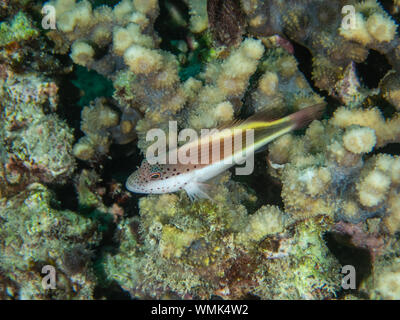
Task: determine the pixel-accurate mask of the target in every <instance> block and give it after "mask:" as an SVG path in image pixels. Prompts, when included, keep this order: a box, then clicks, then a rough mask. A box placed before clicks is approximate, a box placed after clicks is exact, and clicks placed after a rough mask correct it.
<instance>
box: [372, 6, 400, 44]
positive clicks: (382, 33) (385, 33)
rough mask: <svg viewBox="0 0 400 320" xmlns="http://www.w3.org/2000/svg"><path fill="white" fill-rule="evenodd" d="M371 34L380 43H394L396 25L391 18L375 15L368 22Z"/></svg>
mask: <svg viewBox="0 0 400 320" xmlns="http://www.w3.org/2000/svg"><path fill="white" fill-rule="evenodd" d="M367 29H368V32H369V34H370V35H371V36H372V37H373V38H374V39H375V40H377V41H379V42H388V41H392V40H393V39H394V37H395V35H396V24H395V23H394V21H393V20H392V19H390V18H389V17H384V16H383V15H382V14H380V13H374V14H373V15H371V16H370V17H369V18H368V20H367Z"/></svg>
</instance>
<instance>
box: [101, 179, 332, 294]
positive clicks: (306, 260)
mask: <svg viewBox="0 0 400 320" xmlns="http://www.w3.org/2000/svg"><path fill="white" fill-rule="evenodd" d="M221 179H222V181H220V183H219V184H218V198H217V200H216V201H217V202H216V203H215V204H211V203H208V202H207V201H202V202H200V203H190V202H188V199H187V198H186V197H185V198H186V199H185V198H182V195H181V196H177V195H173V194H171V195H162V196H160V197H155V196H150V197H147V198H143V199H142V200H141V201H140V204H139V206H140V212H141V216H140V228H139V231H138V230H137V228H134V227H133V226H134V225H135V224H137V223H138V222H137V218H136V217H135V218H132V219H131V220H127V221H124V222H121V223H120V225H119V228H118V229H119V233H120V235H119V239H121V244H120V249H119V252H118V254H116V255H115V256H109V257H108V258H107V260H106V272H107V274H108V275H109V276H110V277H111V278H113V279H115V280H116V281H117V282H118V283H120V285H121V286H122V287H123V288H125V289H126V290H128V291H129V292H131V294H132V295H133V296H137V297H146V296H150V297H155V298H165V297H166V296H167V295H172V296H173V295H178V296H179V297H181V298H203V299H205V298H210V297H211V296H212V295H218V296H221V297H223V298H229V299H240V298H244V297H246V296H249V295H251V294H252V295H257V296H259V297H261V298H263V299H300V298H303V299H321V298H330V297H334V295H335V290H337V289H338V286H339V282H340V277H339V274H338V270H339V264H338V262H337V261H336V260H335V258H334V257H333V256H332V254H331V253H330V252H329V250H328V248H327V247H326V245H325V243H324V241H323V239H322V230H324V228H325V227H326V225H327V224H329V223H330V222H329V221H325V219H324V218H319V217H317V218H316V219H314V220H309V221H307V222H300V223H294V224H293V221H291V219H290V217H289V216H287V215H285V214H284V213H283V212H282V211H280V210H279V208H277V207H273V206H264V207H262V208H260V209H259V210H258V211H257V212H256V213H254V214H253V215H248V214H247V213H246V209H245V207H244V206H243V204H242V203H243V202H244V201H251V202H254V201H255V199H254V196H252V195H251V194H249V193H247V191H246V190H245V188H244V187H243V186H242V185H240V184H238V183H234V182H232V181H229V180H228V179H229V176H228V175H225V176H223V177H222V178H221ZM223 181H225V182H223ZM233 195H234V196H233ZM210 225H211V226H212V228H210V227H209V226H210ZM285 230H286V231H285ZM289 230H290V231H289ZM278 270H280V271H278Z"/></svg>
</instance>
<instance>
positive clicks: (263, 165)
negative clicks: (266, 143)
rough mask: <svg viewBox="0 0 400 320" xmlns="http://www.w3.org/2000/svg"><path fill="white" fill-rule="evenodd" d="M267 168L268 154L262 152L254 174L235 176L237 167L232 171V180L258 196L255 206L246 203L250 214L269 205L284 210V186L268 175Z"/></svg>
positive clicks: (258, 157)
mask: <svg viewBox="0 0 400 320" xmlns="http://www.w3.org/2000/svg"><path fill="white" fill-rule="evenodd" d="M267 167H268V166H267V160H266V152H260V153H258V154H256V155H255V159H254V172H253V173H251V174H250V175H242V176H239V175H235V171H234V170H235V167H233V168H232V169H231V172H232V180H234V181H237V182H241V183H244V184H245V185H246V186H248V187H249V188H250V189H252V190H253V191H254V192H255V194H256V196H257V202H256V203H255V204H254V205H253V204H252V205H246V203H244V205H246V207H247V211H248V212H249V213H250V214H252V213H254V212H255V211H257V210H258V209H259V208H260V207H262V206H263V205H267V204H268V205H274V206H278V207H279V208H281V209H283V201H282V197H281V192H282V185H281V184H280V182H279V181H277V180H276V179H274V178H273V177H271V176H270V175H269V174H268V172H267Z"/></svg>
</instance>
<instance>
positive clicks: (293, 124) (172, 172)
mask: <svg viewBox="0 0 400 320" xmlns="http://www.w3.org/2000/svg"><path fill="white" fill-rule="evenodd" d="M324 108H325V103H319V104H316V105H313V106H309V107H306V108H304V109H301V110H300V111H297V112H295V113H293V114H290V115H288V116H286V117H283V118H281V119H276V120H271V117H270V115H269V114H268V113H267V112H260V113H256V114H254V115H253V116H250V117H249V118H247V119H245V120H234V121H232V122H230V123H226V124H224V125H222V126H221V127H219V128H217V129H218V130H217V131H216V132H213V131H211V132H210V133H209V134H208V135H205V136H201V137H199V138H198V139H196V140H194V141H189V142H187V143H185V144H183V145H182V146H180V147H177V148H176V149H173V150H170V151H169V152H171V151H173V152H176V154H177V156H176V157H175V159H177V161H173V162H171V161H170V160H169V159H170V158H169V157H168V156H166V157H165V159H166V162H165V163H153V162H154V161H151V160H152V159H144V160H143V161H142V164H141V165H140V167H139V168H138V169H137V170H136V171H134V172H133V173H132V174H131V175H130V176H129V177H128V179H127V181H126V184H125V185H126V188H127V189H128V190H129V191H131V192H134V193H144V194H163V193H173V192H177V191H180V190H185V191H186V193H187V195H188V196H189V198H190V199H191V200H192V201H193V200H195V199H201V198H207V199H210V200H212V196H211V191H212V185H210V184H207V182H208V181H209V180H211V179H212V178H214V177H216V176H218V175H219V174H221V173H222V172H224V171H226V170H228V169H229V168H231V167H232V166H234V165H236V164H238V163H243V162H244V161H246V159H248V158H249V157H250V156H252V155H254V153H255V152H257V151H259V150H263V149H264V148H265V147H266V145H267V144H268V143H270V142H271V141H273V140H274V139H276V138H278V137H280V136H282V135H284V134H286V133H289V132H291V131H293V130H298V129H302V128H304V127H305V126H307V125H308V124H309V123H310V122H311V121H313V120H314V119H317V118H319V117H320V116H321V114H322V113H323V110H324ZM250 136H252V139H249V137H250ZM249 141H250V143H249ZM189 150H190V151H189ZM227 150H228V152H226V151H227ZM218 151H219V152H218ZM215 155H217V156H215ZM182 156H186V158H185V157H182ZM214 156H215V157H214ZM182 159H185V161H183V160H182Z"/></svg>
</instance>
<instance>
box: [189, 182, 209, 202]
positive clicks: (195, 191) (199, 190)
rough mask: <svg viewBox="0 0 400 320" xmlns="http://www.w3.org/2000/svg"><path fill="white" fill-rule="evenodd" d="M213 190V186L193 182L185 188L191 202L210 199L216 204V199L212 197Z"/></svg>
mask: <svg viewBox="0 0 400 320" xmlns="http://www.w3.org/2000/svg"><path fill="white" fill-rule="evenodd" d="M212 188H213V186H212V185H211V184H207V183H202V182H192V183H189V184H187V185H186V186H185V191H186V193H187V195H188V196H189V198H190V200H191V201H194V200H195V199H208V200H210V201H212V202H214V199H213V198H212V196H211V194H212Z"/></svg>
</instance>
